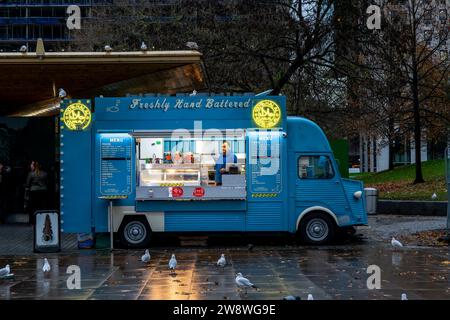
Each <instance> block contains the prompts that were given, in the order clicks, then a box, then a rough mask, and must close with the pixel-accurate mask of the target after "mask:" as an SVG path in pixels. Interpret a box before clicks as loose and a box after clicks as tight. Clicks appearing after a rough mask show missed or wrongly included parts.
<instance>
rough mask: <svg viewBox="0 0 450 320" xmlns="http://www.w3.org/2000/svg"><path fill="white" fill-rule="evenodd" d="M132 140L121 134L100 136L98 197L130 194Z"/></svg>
mask: <svg viewBox="0 0 450 320" xmlns="http://www.w3.org/2000/svg"><path fill="white" fill-rule="evenodd" d="M132 143H133V140H132V138H131V136H129V135H128V134H123V133H116V134H113V133H108V134H101V136H100V196H102V197H108V196H114V197H115V196H127V195H129V194H131V177H132V163H131V160H132V159H131V150H132Z"/></svg>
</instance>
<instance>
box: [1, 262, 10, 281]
mask: <svg viewBox="0 0 450 320" xmlns="http://www.w3.org/2000/svg"><path fill="white" fill-rule="evenodd" d="M10 272H11V269H10V268H9V264H7V265H6V266H5V267H4V268H2V269H0V278H3V277H6V276H8V275H9V274H10Z"/></svg>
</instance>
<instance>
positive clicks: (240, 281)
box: [235, 272, 258, 294]
mask: <svg viewBox="0 0 450 320" xmlns="http://www.w3.org/2000/svg"><path fill="white" fill-rule="evenodd" d="M235 282H236V284H237V286H238V287H239V288H241V289H244V290H245V294H247V288H254V289H258V287H257V286H255V285H254V284H253V283H251V282H250V280H248V279H247V278H244V277H243V276H242V273H240V272H239V273H238V274H236V279H235Z"/></svg>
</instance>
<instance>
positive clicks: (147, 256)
mask: <svg viewBox="0 0 450 320" xmlns="http://www.w3.org/2000/svg"><path fill="white" fill-rule="evenodd" d="M150 258H151V256H150V252H148V249H145V253H144V255H143V256H142V257H141V261H142V262H144V263H148V262H150Z"/></svg>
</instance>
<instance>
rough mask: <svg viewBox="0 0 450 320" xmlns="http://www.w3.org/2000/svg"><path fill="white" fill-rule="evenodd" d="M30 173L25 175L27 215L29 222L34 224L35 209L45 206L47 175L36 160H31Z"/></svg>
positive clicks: (45, 207)
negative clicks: (27, 196)
mask: <svg viewBox="0 0 450 320" xmlns="http://www.w3.org/2000/svg"><path fill="white" fill-rule="evenodd" d="M30 169H31V171H30V173H29V174H28V177H27V182H26V188H27V189H28V191H29V196H30V200H29V215H30V222H31V223H32V224H34V213H35V212H36V211H37V210H45V209H48V208H47V190H48V189H47V185H48V176H47V173H46V172H45V171H43V170H42V169H41V165H40V163H39V162H37V161H32V162H31V166H30Z"/></svg>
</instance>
